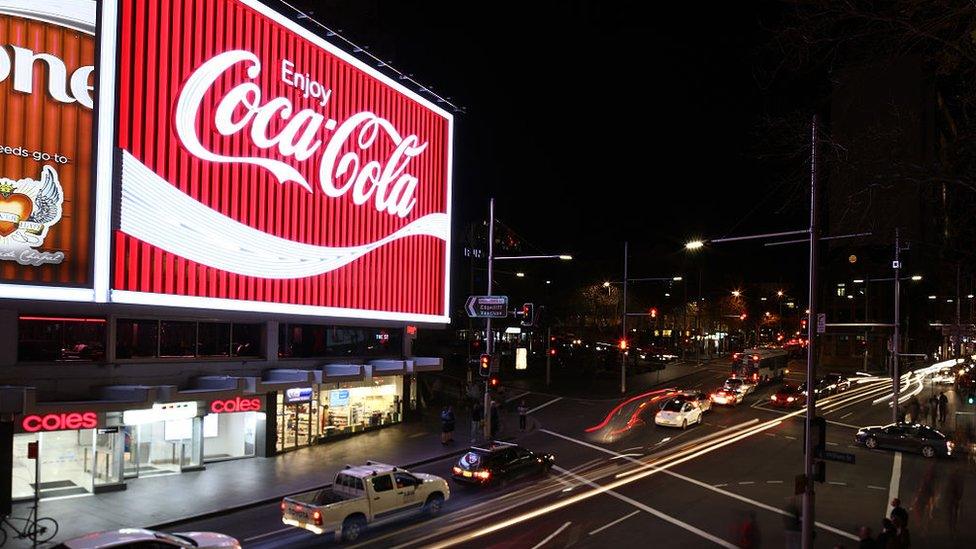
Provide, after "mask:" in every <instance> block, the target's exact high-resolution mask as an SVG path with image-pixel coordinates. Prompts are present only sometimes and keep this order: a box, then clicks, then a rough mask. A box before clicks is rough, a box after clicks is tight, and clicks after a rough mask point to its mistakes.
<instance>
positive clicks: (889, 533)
mask: <svg viewBox="0 0 976 549" xmlns="http://www.w3.org/2000/svg"><path fill="white" fill-rule="evenodd" d="M894 537H895V525H894V523H892V522H891V521H890V520H888V519H881V533H880V534H878V537H877V539H875V540H874V545H875V546H876V547H877V548H878V549H886V548H887V547H888V546H889V545H893V544H894V543H895V540H894Z"/></svg>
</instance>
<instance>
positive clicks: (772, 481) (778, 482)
mask: <svg viewBox="0 0 976 549" xmlns="http://www.w3.org/2000/svg"><path fill="white" fill-rule="evenodd" d="M766 484H783V481H782V480H767V481H766Z"/></svg>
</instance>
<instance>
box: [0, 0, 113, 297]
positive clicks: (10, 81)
mask: <svg viewBox="0 0 976 549" xmlns="http://www.w3.org/2000/svg"><path fill="white" fill-rule="evenodd" d="M94 80H95V2H94V0H46V1H44V2H37V1H36V0H0V280H2V281H3V283H0V296H3V297H18V298H54V299H61V298H64V299H84V300H90V299H91V291H90V290H87V291H84V290H83V291H80V292H79V291H77V290H67V289H64V288H68V287H70V288H74V289H81V288H90V287H91V284H92V280H91V279H92V231H93V200H92V194H93V193H92V141H93V140H92V131H93V108H94ZM10 283H14V284H10ZM25 284H26V285H29V286H32V287H33V289H31V288H27V287H25V286H24V285H25ZM59 290H60V291H59Z"/></svg>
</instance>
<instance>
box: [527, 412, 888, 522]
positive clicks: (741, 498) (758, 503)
mask: <svg viewBox="0 0 976 549" xmlns="http://www.w3.org/2000/svg"><path fill="white" fill-rule="evenodd" d="M539 431H540V432H542V433H546V434H548V435H552V436H554V437H558V438H561V439H564V440H568V441H570V442H575V443H576V444H580V445H582V446H586V447H588V448H593V449H594V450H597V451H600V452H603V453H606V454H610V455H617V452H614V451H613V450H609V449H607V448H604V447H602V446H597V445H596V444H590V443H589V442H586V441H583V440H579V439H575V438H573V437H569V436H566V435H564V434H562V433H557V432H555V431H550V430H549V429H539ZM625 459H627V460H628V461H631V462H633V463H636V464H638V465H641V466H643V467H648V468H652V469H656V470H657V471H658V472H661V473H664V474H666V475H669V476H672V477H674V478H679V479H681V480H683V481H685V482H690V483H691V484H694V485H695V486H701V487H702V488H705V489H706V490H711V491H713V492H715V493H718V494H722V495H723V496H726V497H730V498H732V499H737V500H739V501H742V502H744V503H748V504H751V505H754V506H756V507H759V508H760V509H765V510H767V511H772V512H773V513H778V514H780V515H783V516H793V515H792V513H789V512H787V511H784V510H782V509H779V508H777V507H773V506H772V505H766V504H765V503H763V502H761V501H756V500H754V499H750V498H747V497H745V496H740V495H739V494H735V493H732V492H729V491H728V490H722V489H720V488H718V487H716V486H712V485H710V484H706V483H704V482H702V481H700V480H697V479H693V478H691V477H686V476H685V475H682V474H679V473H675V472H674V471H671V470H669V469H661V468H659V467H655V466H653V465H648V464H647V463H644V462H643V461H640V460H637V459H633V458H625ZM645 510H646V509H645ZM648 512H650V511H648ZM885 516H887V515H885ZM815 524H816V526H817V528H821V529H823V530H827V531H828V532H831V533H834V534H837V535H838V536H843V537H845V538H847V539H850V540H853V541H860V538H858V537H857V536H855V535H854V534H851V533H849V532H845V531H844V530H840V529H838V528H834V527H833V526H830V525H829V524H824V523H822V522H819V521H816V522H815Z"/></svg>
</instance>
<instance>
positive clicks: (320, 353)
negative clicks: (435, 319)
mask: <svg viewBox="0 0 976 549" xmlns="http://www.w3.org/2000/svg"><path fill="white" fill-rule="evenodd" d="M402 343H403V334H402V332H401V331H400V330H399V329H397V328H361V327H354V326H322V325H315V324H281V325H280V327H279V331H278V354H279V356H281V357H291V358H323V357H372V356H400V355H401V352H402Z"/></svg>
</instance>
